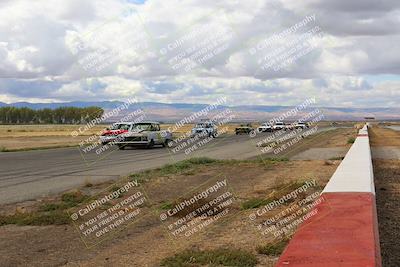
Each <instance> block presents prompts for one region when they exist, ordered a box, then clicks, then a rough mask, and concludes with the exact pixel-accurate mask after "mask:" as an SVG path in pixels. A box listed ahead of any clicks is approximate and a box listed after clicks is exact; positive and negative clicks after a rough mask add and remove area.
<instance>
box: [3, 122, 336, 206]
mask: <svg viewBox="0 0 400 267" xmlns="http://www.w3.org/2000/svg"><path fill="white" fill-rule="evenodd" d="M329 129H333V128H321V129H319V130H318V132H322V131H326V130H329ZM318 132H317V133H318ZM270 134H271V133H262V134H257V136H256V137H254V138H250V137H249V136H248V135H238V136H235V135H222V136H219V137H217V138H215V139H212V140H211V141H210V142H208V143H207V144H205V145H203V146H202V147H200V148H198V149H197V150H195V151H193V152H191V153H190V154H188V155H187V154H185V149H186V148H187V147H186V148H183V149H181V150H180V151H177V152H175V153H174V152H173V151H172V149H173V148H174V147H172V148H162V147H154V148H152V149H140V148H133V149H130V148H127V149H125V150H118V148H117V147H115V146H114V147H111V148H110V149H108V150H106V151H104V152H102V153H101V154H100V155H97V154H96V153H95V150H92V151H91V152H88V153H84V152H83V151H82V150H81V149H79V148H76V147H75V148H61V149H48V150H32V151H23V152H4V153H0V204H7V203H15V202H20V201H25V200H30V199H35V198H37V197H41V196H47V195H50V194H55V193H60V192H63V191H66V190H70V189H73V188H78V187H80V186H82V185H84V184H85V182H87V181H89V182H91V183H99V182H104V181H108V180H116V179H118V178H119V177H121V176H125V175H128V174H131V173H134V172H137V171H141V170H145V169H152V168H157V167H160V166H162V165H164V164H168V163H175V162H177V161H180V160H184V159H188V158H191V157H210V158H215V159H247V158H253V157H257V156H258V155H262V152H261V149H260V148H258V147H257V146H256V143H257V142H258V141H260V140H262V139H265V138H266V137H267V136H268V135H270ZM188 147H190V145H189V146H188ZM282 154H283V155H284V152H283V153H282ZM271 156H274V154H272V155H271Z"/></svg>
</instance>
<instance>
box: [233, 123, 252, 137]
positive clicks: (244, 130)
mask: <svg viewBox="0 0 400 267" xmlns="http://www.w3.org/2000/svg"><path fill="white" fill-rule="evenodd" d="M251 132H254V128H253V126H251V124H250V123H247V124H241V125H240V126H239V127H236V128H235V134H236V135H238V134H250V133H251Z"/></svg>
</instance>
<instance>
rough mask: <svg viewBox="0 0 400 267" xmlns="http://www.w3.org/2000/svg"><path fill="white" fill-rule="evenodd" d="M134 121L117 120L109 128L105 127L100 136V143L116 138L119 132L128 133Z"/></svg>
mask: <svg viewBox="0 0 400 267" xmlns="http://www.w3.org/2000/svg"><path fill="white" fill-rule="evenodd" d="M133 124H134V123H132V122H118V123H114V124H113V125H112V126H111V127H110V128H107V129H106V130H105V131H104V132H103V133H102V134H101V136H100V142H101V144H102V145H106V144H108V143H110V142H114V141H116V140H117V137H118V136H119V135H121V134H124V133H128V132H129V130H131V129H132V126H133Z"/></svg>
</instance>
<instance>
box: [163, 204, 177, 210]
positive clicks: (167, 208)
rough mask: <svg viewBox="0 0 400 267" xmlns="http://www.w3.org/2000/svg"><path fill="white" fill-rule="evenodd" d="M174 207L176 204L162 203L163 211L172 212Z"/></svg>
mask: <svg viewBox="0 0 400 267" xmlns="http://www.w3.org/2000/svg"><path fill="white" fill-rule="evenodd" d="M174 206H175V205H174V203H171V202H164V203H161V205H160V209H162V210H170V209H172V208H173V207H174Z"/></svg>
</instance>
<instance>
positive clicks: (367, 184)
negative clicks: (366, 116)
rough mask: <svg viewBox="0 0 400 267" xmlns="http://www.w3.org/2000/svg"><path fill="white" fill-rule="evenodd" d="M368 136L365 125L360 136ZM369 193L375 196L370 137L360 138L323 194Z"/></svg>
mask: <svg viewBox="0 0 400 267" xmlns="http://www.w3.org/2000/svg"><path fill="white" fill-rule="evenodd" d="M365 134H366V135H368V127H367V125H365V126H364V127H363V128H362V129H361V130H360V131H359V135H365ZM329 192H369V193H373V194H375V186H374V172H373V167H372V159H371V148H370V145H369V137H368V136H359V137H357V138H356V141H355V142H354V144H353V145H352V147H351V148H350V150H349V152H348V153H347V155H346V157H345V158H344V160H343V161H342V163H341V164H340V165H339V167H338V168H337V170H336V172H335V173H334V174H333V176H332V178H331V179H330V180H329V182H328V184H327V185H326V187H325V189H324V191H323V193H329Z"/></svg>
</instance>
